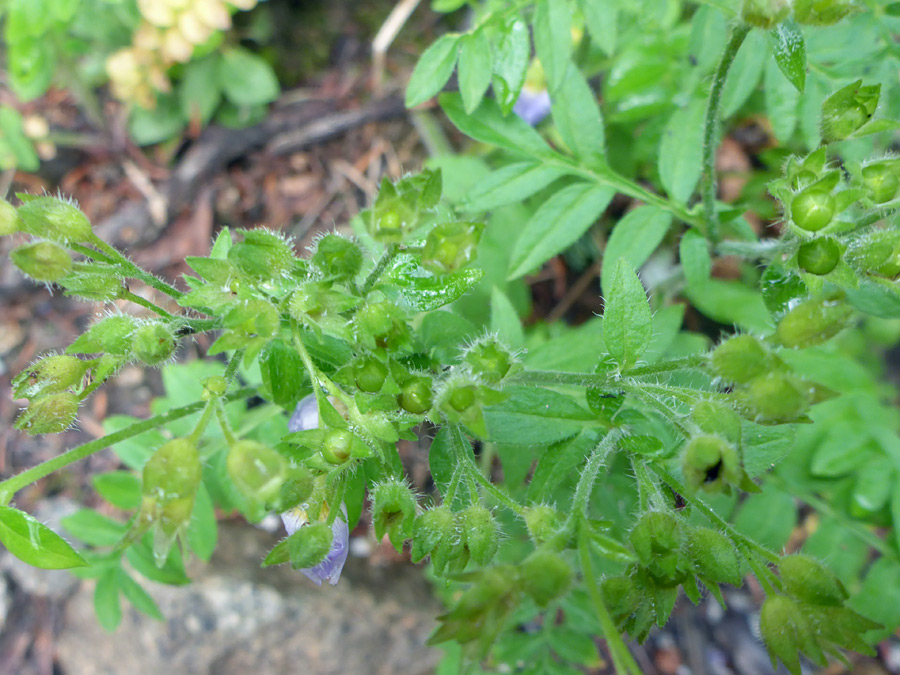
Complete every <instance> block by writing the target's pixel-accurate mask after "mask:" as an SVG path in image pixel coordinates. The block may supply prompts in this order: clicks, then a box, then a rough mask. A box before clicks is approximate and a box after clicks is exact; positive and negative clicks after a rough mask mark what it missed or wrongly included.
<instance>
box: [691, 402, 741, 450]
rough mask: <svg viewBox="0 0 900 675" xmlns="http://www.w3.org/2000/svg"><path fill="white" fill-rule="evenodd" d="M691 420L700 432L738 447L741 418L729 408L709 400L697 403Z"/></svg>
mask: <svg viewBox="0 0 900 675" xmlns="http://www.w3.org/2000/svg"><path fill="white" fill-rule="evenodd" d="M691 419H692V420H693V422H694V424H696V425H697V427H699V429H700V430H701V431H703V432H705V433H707V434H711V435H713V436H720V437H722V438H724V439H725V440H727V441H728V442H729V443H731V444H733V445H735V446H740V444H741V418H740V417H739V416H738V414H737V413H736V412H735V411H734V410H733V409H732V408H731V407H730V406H727V405H723V404H721V403H718V402H716V401H710V400H703V401H698V402H697V403H696V405H694V409H693V410H691Z"/></svg>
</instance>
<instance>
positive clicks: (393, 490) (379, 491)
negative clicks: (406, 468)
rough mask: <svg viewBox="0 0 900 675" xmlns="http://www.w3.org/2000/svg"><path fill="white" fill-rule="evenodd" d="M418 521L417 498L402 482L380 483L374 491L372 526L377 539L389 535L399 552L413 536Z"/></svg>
mask: <svg viewBox="0 0 900 675" xmlns="http://www.w3.org/2000/svg"><path fill="white" fill-rule="evenodd" d="M415 519H416V498H415V496H414V495H413V493H412V491H411V490H410V489H409V487H408V486H407V485H406V483H403V482H401V481H397V480H389V481H386V482H384V483H379V484H378V485H376V486H375V488H374V489H373V490H372V525H373V526H374V528H375V537H376V538H377V539H381V538H383V537H384V535H385V534H387V535H388V536H389V537H390V540H391V544H393V545H394V548H396V549H397V550H398V551H401V550H402V549H403V542H404V541H406V540H407V539H409V538H410V537H411V536H412V532H413V525H414V524H415Z"/></svg>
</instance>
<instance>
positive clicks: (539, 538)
mask: <svg viewBox="0 0 900 675" xmlns="http://www.w3.org/2000/svg"><path fill="white" fill-rule="evenodd" d="M560 525H562V514H560V512H559V511H557V510H556V509H554V508H553V507H552V506H548V505H546V504H536V505H535V506H529V507H528V508H526V509H525V527H526V528H528V534H529V535H530V536H531V538H532V539H533V540H534V541H535V543H538V544H541V543H543V542H545V541H547V540H548V539H550V537H552V536H553V535H554V534H555V533H556V531H557V529H559V526H560Z"/></svg>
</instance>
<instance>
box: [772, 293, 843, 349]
mask: <svg viewBox="0 0 900 675" xmlns="http://www.w3.org/2000/svg"><path fill="white" fill-rule="evenodd" d="M852 317H853V308H852V307H850V306H849V305H848V304H847V303H845V302H842V301H840V300H827V299H815V298H813V299H810V300H804V301H803V302H801V303H800V304H799V305H797V306H796V307H794V308H793V309H792V310H791V311H790V312H788V313H787V314H786V315H785V316H784V317H783V318H782V319H781V321H779V322H778V327H777V328H776V330H775V335H776V336H777V337H778V340H779V341H780V342H781V344H783V345H784V346H785V347H791V348H797V347H811V346H813V345H818V344H822V343H823V342H825V341H826V340H829V339H831V338H832V337H834V336H835V335H837V334H838V333H840V332H841V331H842V330H843V329H844V328H846V327H847V325H848V324H849V323H850V320H851V318H852Z"/></svg>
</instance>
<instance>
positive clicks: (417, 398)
mask: <svg viewBox="0 0 900 675" xmlns="http://www.w3.org/2000/svg"><path fill="white" fill-rule="evenodd" d="M431 402H432V399H431V379H430V378H427V377H416V378H413V379H412V380H410V381H409V382H407V383H406V384H405V385H403V389H402V391H401V393H400V407H401V408H403V409H404V410H405V411H407V412H411V413H412V414H414V415H424V414H425V413H426V412H428V411H429V410H430V409H431Z"/></svg>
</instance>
